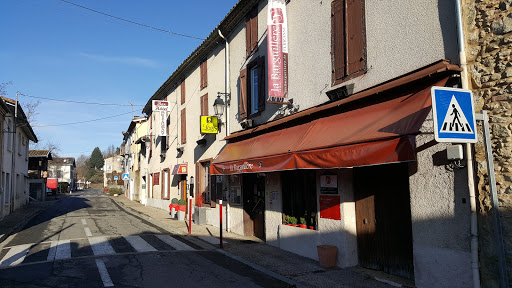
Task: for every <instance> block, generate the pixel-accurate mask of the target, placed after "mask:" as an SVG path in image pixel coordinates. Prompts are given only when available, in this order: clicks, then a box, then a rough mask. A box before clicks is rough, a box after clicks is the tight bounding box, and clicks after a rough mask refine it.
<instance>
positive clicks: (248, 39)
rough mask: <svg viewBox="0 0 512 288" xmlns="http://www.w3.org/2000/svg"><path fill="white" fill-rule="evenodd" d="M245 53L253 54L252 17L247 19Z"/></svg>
mask: <svg viewBox="0 0 512 288" xmlns="http://www.w3.org/2000/svg"><path fill="white" fill-rule="evenodd" d="M245 53H246V55H249V54H251V18H250V17H249V18H248V19H247V20H246V21H245Z"/></svg>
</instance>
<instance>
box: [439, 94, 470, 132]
mask: <svg viewBox="0 0 512 288" xmlns="http://www.w3.org/2000/svg"><path fill="white" fill-rule="evenodd" d="M440 132H452V133H462V134H472V133H473V130H472V129H471V126H470V125H469V122H468V120H467V119H466V116H465V115H464V112H462V109H461V108H460V105H459V102H457V99H455V95H454V96H452V99H451V100H450V105H448V110H447V111H446V116H444V121H443V124H442V125H441V130H440Z"/></svg>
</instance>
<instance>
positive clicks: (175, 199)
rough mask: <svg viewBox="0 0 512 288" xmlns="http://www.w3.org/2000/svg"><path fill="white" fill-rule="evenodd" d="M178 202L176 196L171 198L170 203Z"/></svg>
mask: <svg viewBox="0 0 512 288" xmlns="http://www.w3.org/2000/svg"><path fill="white" fill-rule="evenodd" d="M178 202H179V201H178V198H172V200H171V203H172V204H177V203H178Z"/></svg>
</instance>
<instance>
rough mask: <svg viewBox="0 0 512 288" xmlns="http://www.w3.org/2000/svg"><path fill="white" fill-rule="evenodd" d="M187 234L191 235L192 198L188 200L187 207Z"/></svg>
mask: <svg viewBox="0 0 512 288" xmlns="http://www.w3.org/2000/svg"><path fill="white" fill-rule="evenodd" d="M188 207H189V208H188V234H189V235H190V234H192V198H190V205H188Z"/></svg>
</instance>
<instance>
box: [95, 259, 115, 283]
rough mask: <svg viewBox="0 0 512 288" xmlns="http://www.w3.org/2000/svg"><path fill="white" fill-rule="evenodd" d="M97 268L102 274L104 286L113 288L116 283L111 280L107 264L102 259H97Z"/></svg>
mask: <svg viewBox="0 0 512 288" xmlns="http://www.w3.org/2000/svg"><path fill="white" fill-rule="evenodd" d="M96 266H98V271H99V272H100V277H101V281H103V286H105V287H112V286H114V283H113V282H112V279H110V275H109V274H108V270H107V267H106V266H105V263H104V262H103V260H101V259H96Z"/></svg>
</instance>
